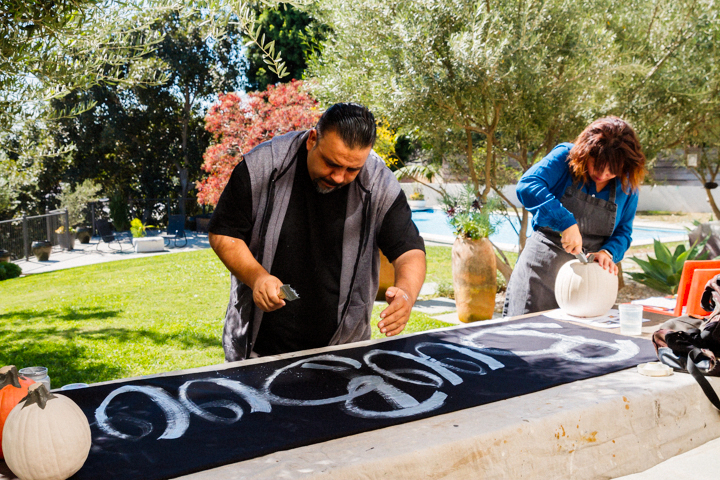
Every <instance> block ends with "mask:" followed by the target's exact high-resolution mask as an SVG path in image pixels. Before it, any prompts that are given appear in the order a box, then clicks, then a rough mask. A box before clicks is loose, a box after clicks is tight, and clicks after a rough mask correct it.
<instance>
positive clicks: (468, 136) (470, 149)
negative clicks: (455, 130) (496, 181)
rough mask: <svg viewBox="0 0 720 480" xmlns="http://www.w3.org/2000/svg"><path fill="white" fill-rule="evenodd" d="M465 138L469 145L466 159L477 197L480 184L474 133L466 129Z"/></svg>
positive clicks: (466, 147)
mask: <svg viewBox="0 0 720 480" xmlns="http://www.w3.org/2000/svg"><path fill="white" fill-rule="evenodd" d="M465 136H466V139H467V145H466V146H465V157H466V158H467V162H468V170H469V172H470V180H472V184H473V187H475V195H479V194H480V184H479V183H478V178H477V173H475V162H474V160H473V142H472V132H471V131H470V129H468V128H466V129H465Z"/></svg>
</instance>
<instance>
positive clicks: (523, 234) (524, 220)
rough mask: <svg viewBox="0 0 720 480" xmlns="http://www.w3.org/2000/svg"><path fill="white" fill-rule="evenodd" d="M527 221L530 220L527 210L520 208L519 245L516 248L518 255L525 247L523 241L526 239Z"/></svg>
mask: <svg viewBox="0 0 720 480" xmlns="http://www.w3.org/2000/svg"><path fill="white" fill-rule="evenodd" d="M528 221H530V215H528V211H527V210H525V207H523V209H522V218H521V219H520V238H519V244H520V245H519V246H520V248H519V249H518V255H520V254H521V253H522V251H523V249H524V248H525V242H526V241H527V227H528Z"/></svg>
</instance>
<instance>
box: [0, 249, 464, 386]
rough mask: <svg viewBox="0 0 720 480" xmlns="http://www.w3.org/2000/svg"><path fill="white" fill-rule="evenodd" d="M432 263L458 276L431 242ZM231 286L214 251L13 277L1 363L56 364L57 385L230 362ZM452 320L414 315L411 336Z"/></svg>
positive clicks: (0, 336) (4, 306)
mask: <svg viewBox="0 0 720 480" xmlns="http://www.w3.org/2000/svg"><path fill="white" fill-rule="evenodd" d="M428 266H429V274H428V279H427V281H437V280H434V278H443V279H445V278H448V279H450V278H451V274H450V248H449V247H429V256H428ZM431 275H432V277H431ZM229 284H230V279H229V274H228V272H227V270H226V269H225V267H224V266H223V265H222V263H220V261H219V260H218V259H217V257H216V256H215V254H214V253H213V252H212V251H211V250H203V251H198V252H187V253H177V254H173V255H160V256H154V257H148V258H141V259H132V260H123V261H117V262H109V263H102V264H97V265H91V266H88V267H81V268H73V269H67V270H59V271H56V272H50V273H45V274H38V275H31V276H28V277H23V278H16V279H12V280H5V281H3V282H0V298H1V299H2V302H1V303H0V345H2V348H0V366H2V365H16V366H17V367H18V368H23V367H28V366H35V365H42V366H45V367H48V371H49V375H50V378H51V380H52V385H53V387H54V388H56V387H60V386H62V385H65V384H67V383H74V382H85V383H94V382H100V381H105V380H113V379H118V378H125V377H131V376H137V375H147V374H152V373H160V372H167V371H172V370H178V369H185V368H193V367H199V366H203V365H212V364H218V363H222V362H223V360H224V357H223V350H222V345H221V343H220V335H221V332H222V325H223V318H224V315H225V307H226V306H227V301H228V290H229ZM383 308H384V307H380V306H377V307H375V308H374V309H373V316H372V324H373V338H380V337H382V336H383V335H382V334H380V333H379V331H378V330H377V327H376V325H377V322H378V320H379V316H378V315H379V313H380V311H382V309H383ZM447 325H448V324H446V323H443V322H438V321H436V320H434V319H433V318H431V317H429V316H427V315H424V314H421V313H418V312H414V313H413V314H412V316H411V318H410V322H409V323H408V326H407V327H406V329H405V331H404V333H411V332H417V331H424V330H428V329H433V328H439V327H443V326H447Z"/></svg>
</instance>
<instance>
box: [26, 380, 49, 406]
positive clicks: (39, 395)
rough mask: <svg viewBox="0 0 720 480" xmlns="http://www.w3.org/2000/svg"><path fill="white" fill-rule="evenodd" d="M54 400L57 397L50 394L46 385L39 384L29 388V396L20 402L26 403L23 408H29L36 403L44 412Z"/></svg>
mask: <svg viewBox="0 0 720 480" xmlns="http://www.w3.org/2000/svg"><path fill="white" fill-rule="evenodd" d="M53 398H57V397H56V396H55V395H53V394H52V393H50V392H48V389H47V388H46V387H45V384H43V383H41V382H37V383H33V384H32V385H30V386H29V387H28V394H27V396H26V397H25V398H23V399H22V400H20V402H24V404H23V406H22V408H25V407H29V406H30V405H32V404H33V403H36V404H37V405H38V406H39V407H40V408H42V409H43V410H44V409H45V405H46V404H47V402H48V401H50V400H52V399H53Z"/></svg>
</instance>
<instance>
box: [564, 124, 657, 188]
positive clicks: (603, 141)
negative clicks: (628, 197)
mask: <svg viewBox="0 0 720 480" xmlns="http://www.w3.org/2000/svg"><path fill="white" fill-rule="evenodd" d="M568 158H569V161H570V171H571V172H572V174H573V177H574V178H575V179H577V180H579V179H582V181H583V183H587V182H589V181H590V176H589V174H588V167H589V164H590V162H592V166H593V168H594V169H595V170H596V171H599V172H604V171H605V168H609V169H610V173H612V174H613V175H615V176H617V178H619V179H620V182H621V183H622V188H623V191H624V192H625V193H630V191H631V190H632V191H637V189H638V188H639V187H640V183H641V182H642V179H643V177H645V155H644V154H643V151H642V147H641V146H640V141H639V140H638V138H637V135H636V134H635V131H634V130H633V129H632V127H631V126H630V125H629V124H628V123H627V122H626V121H624V120H622V119H620V118H618V117H605V118H600V119H598V120H595V121H594V122H593V123H591V124H590V125H588V126H587V127H586V128H585V130H583V132H582V133H581V134H580V135H578V137H577V138H576V139H575V142H574V146H573V148H572V149H571V150H570V154H569V156H568Z"/></svg>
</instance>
